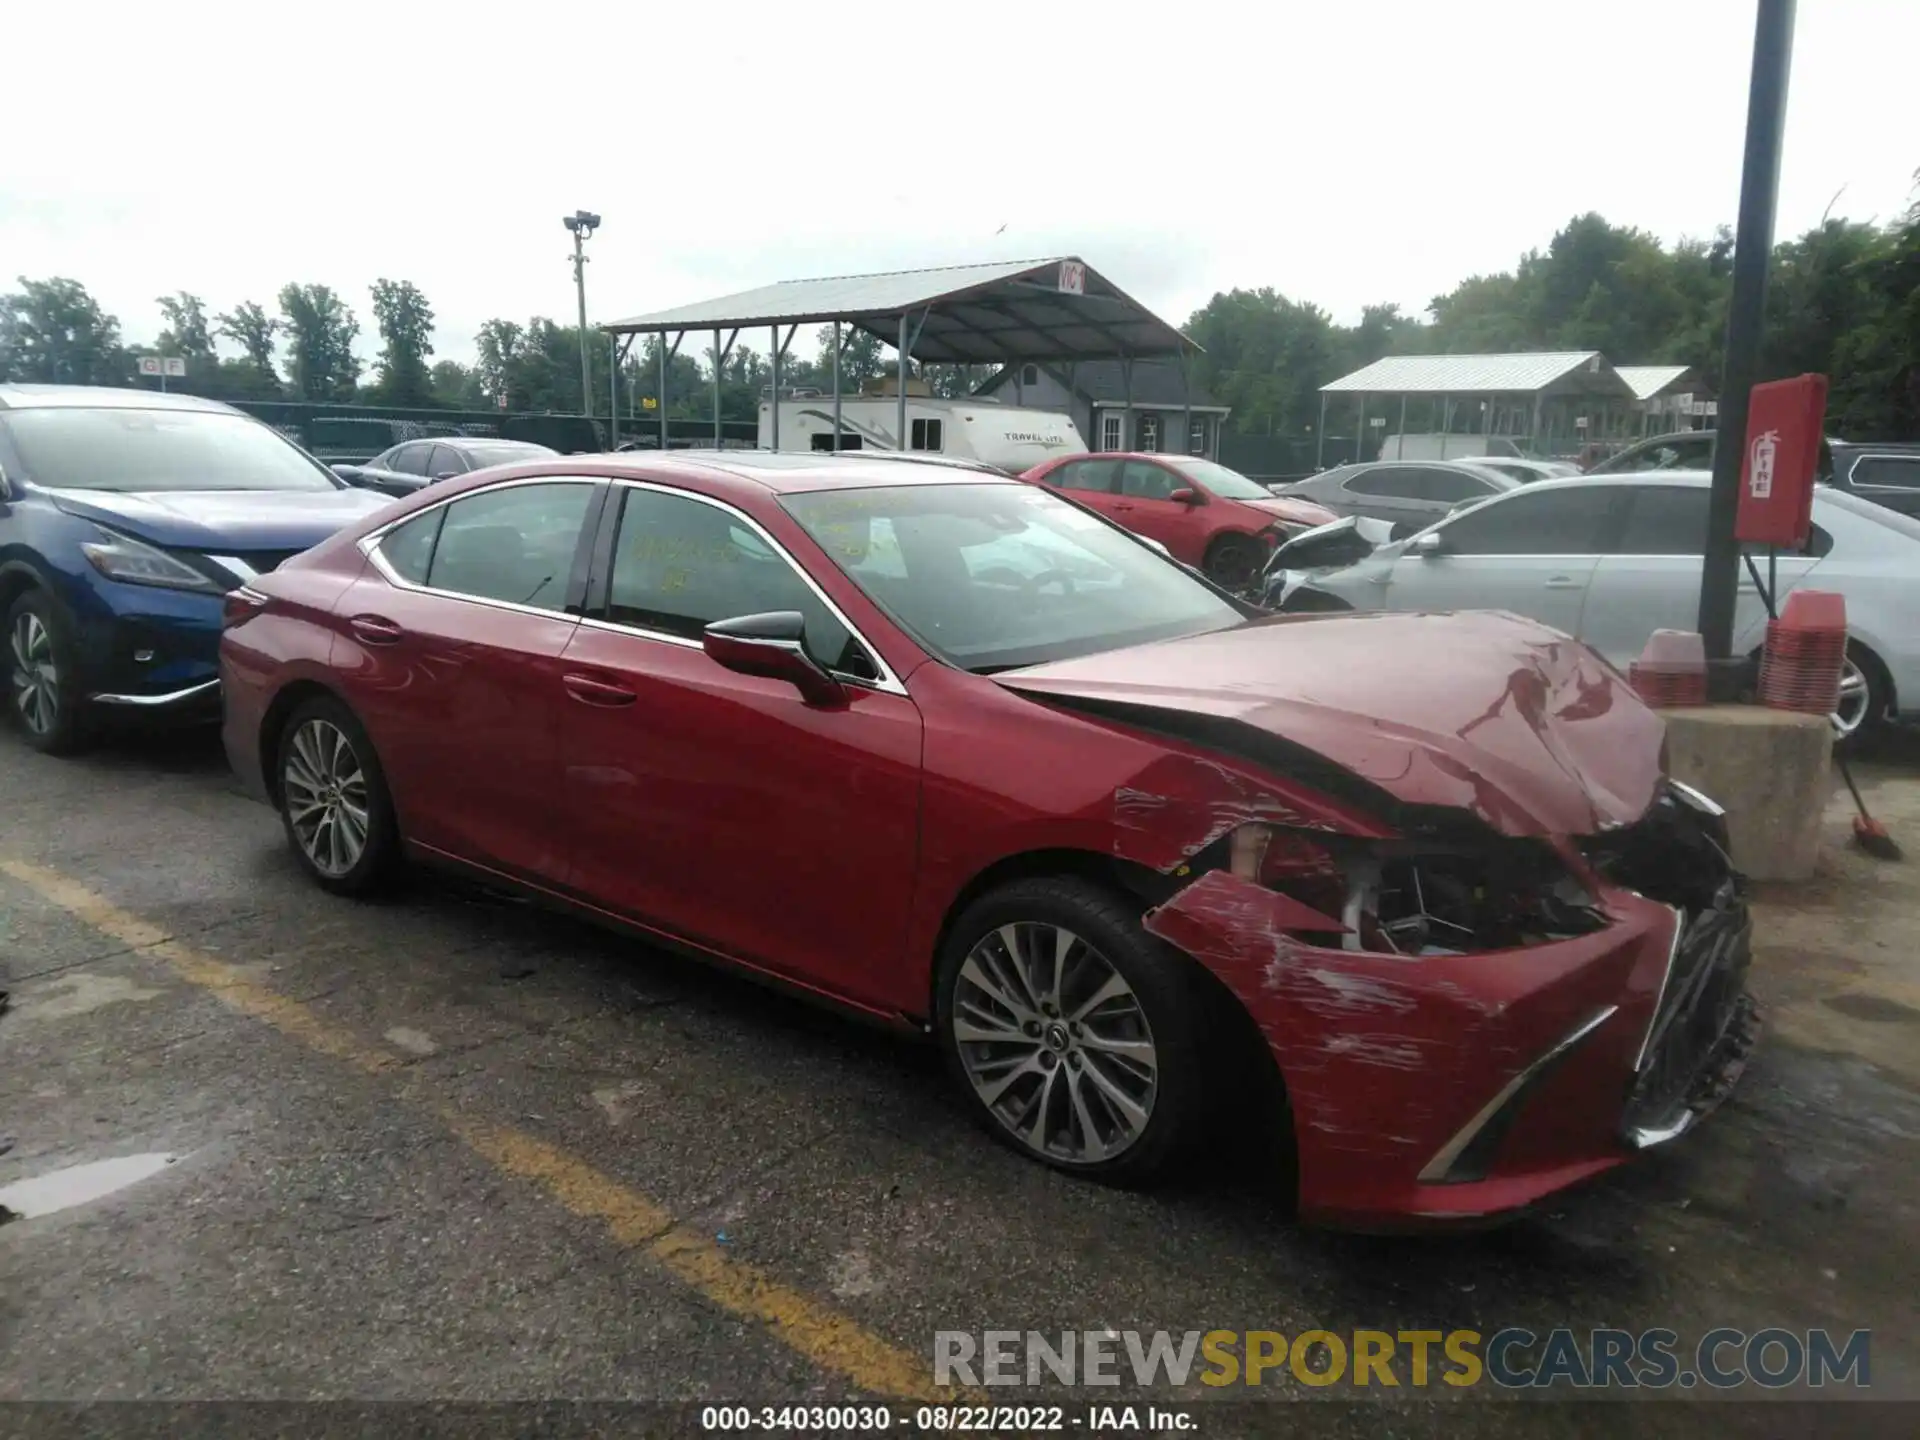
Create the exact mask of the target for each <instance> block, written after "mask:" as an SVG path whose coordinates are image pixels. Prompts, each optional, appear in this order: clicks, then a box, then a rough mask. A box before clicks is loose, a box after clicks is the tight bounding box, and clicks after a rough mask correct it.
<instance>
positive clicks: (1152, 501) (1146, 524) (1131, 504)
mask: <svg viewBox="0 0 1920 1440" xmlns="http://www.w3.org/2000/svg"><path fill="white" fill-rule="evenodd" d="M1119 490H1120V493H1119V496H1118V498H1117V499H1116V500H1115V501H1114V502H1113V511H1112V513H1113V517H1114V519H1116V520H1118V521H1119V522H1120V523H1121V524H1122V525H1124V526H1126V527H1127V529H1129V530H1131V531H1133V532H1134V533H1135V534H1138V535H1145V536H1146V537H1147V538H1148V539H1150V540H1158V541H1159V542H1160V543H1161V544H1162V545H1164V546H1166V547H1167V549H1168V551H1170V552H1171V553H1172V555H1173V558H1174V559H1176V560H1178V561H1180V562H1181V563H1182V564H1185V565H1198V564H1200V563H1202V561H1204V560H1205V558H1206V550H1207V522H1206V517H1205V515H1204V514H1203V513H1202V512H1203V511H1204V510H1205V509H1206V505H1207V497H1206V494H1205V492H1204V491H1202V490H1201V489H1200V488H1199V487H1198V486H1197V485H1195V484H1194V483H1193V482H1192V481H1190V480H1188V479H1187V478H1186V477H1185V476H1182V475H1179V474H1176V473H1175V472H1174V471H1173V470H1171V469H1169V468H1168V467H1167V466H1165V465H1160V464H1157V463H1155V462H1154V461H1152V460H1125V461H1122V462H1121V463H1120V486H1119ZM1176 490H1191V491H1193V493H1194V496H1195V498H1196V500H1197V501H1198V503H1197V504H1191V505H1189V504H1184V503H1180V502H1176V501H1173V500H1170V499H1168V498H1167V497H1168V496H1170V495H1172V494H1173V492H1174V491H1176Z"/></svg>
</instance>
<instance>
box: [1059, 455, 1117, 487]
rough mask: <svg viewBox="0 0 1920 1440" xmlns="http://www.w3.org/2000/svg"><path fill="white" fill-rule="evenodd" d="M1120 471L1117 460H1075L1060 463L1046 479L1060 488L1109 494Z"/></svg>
mask: <svg viewBox="0 0 1920 1440" xmlns="http://www.w3.org/2000/svg"><path fill="white" fill-rule="evenodd" d="M1119 473H1120V462H1119V461H1118V460H1075V461H1074V462H1073V463H1072V464H1070V465H1062V466H1061V467H1060V468H1059V469H1058V470H1055V471H1054V472H1053V473H1052V474H1051V475H1049V476H1047V479H1048V480H1049V481H1051V482H1052V483H1053V484H1055V485H1057V486H1059V487H1060V488H1061V489H1062V490H1088V491H1091V492H1092V493H1094V494H1096V495H1111V494H1112V493H1113V490H1114V480H1115V478H1116V477H1117V476H1118V475H1119Z"/></svg>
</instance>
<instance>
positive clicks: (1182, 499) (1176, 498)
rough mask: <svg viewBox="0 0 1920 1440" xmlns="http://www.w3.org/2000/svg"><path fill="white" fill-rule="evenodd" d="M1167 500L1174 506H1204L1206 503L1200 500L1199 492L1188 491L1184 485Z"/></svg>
mask: <svg viewBox="0 0 1920 1440" xmlns="http://www.w3.org/2000/svg"><path fill="white" fill-rule="evenodd" d="M1167 499H1169V500H1171V501H1172V502H1173V503H1174V504H1176V505H1204V504H1206V503H1207V502H1206V501H1205V500H1203V499H1201V498H1200V492H1199V491H1198V490H1190V489H1188V488H1187V487H1186V486H1184V485H1182V486H1181V487H1180V488H1179V489H1178V490H1175V491H1174V492H1173V493H1172V494H1170V495H1168V496H1167Z"/></svg>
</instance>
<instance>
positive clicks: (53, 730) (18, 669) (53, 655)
mask: <svg viewBox="0 0 1920 1440" xmlns="http://www.w3.org/2000/svg"><path fill="white" fill-rule="evenodd" d="M77 652H78V647H77V646H76V645H75V644H74V641H73V632H72V630H71V629H70V628H69V627H68V624H67V617H66V615H65V614H64V613H63V612H62V611H61V609H60V607H59V606H58V605H56V604H55V603H54V600H53V597H52V596H51V595H49V594H47V592H46V591H44V590H29V591H27V592H26V593H25V594H24V595H21V596H20V597H19V598H18V599H16V600H15V601H14V602H13V604H12V605H10V606H9V607H8V608H7V676H8V686H7V698H8V702H9V703H8V707H7V708H8V710H9V712H10V713H11V714H12V716H13V723H14V726H15V728H17V729H18V730H19V732H20V737H21V738H22V739H23V740H25V741H26V742H27V744H29V745H31V746H32V747H33V748H34V749H35V750H38V751H40V752H41V753H42V754H43V755H74V754H78V753H79V752H80V751H81V750H84V749H85V748H86V747H87V744H88V742H89V741H90V740H91V739H92V734H91V729H90V727H89V726H88V724H87V713H86V709H85V705H84V702H83V701H82V699H81V696H80V688H81V687H80V684H79V666H78V662H77V658H76V657H77Z"/></svg>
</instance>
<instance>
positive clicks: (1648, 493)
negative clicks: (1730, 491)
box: [1618, 485, 1709, 555]
mask: <svg viewBox="0 0 1920 1440" xmlns="http://www.w3.org/2000/svg"><path fill="white" fill-rule="evenodd" d="M1708 497H1709V492H1708V490H1707V489H1706V487H1705V486H1701V487H1699V488H1698V489H1695V488H1693V487H1685V488H1683V487H1681V486H1678V485H1637V486H1635V487H1634V489H1633V499H1632V501H1631V502H1630V505H1631V508H1630V509H1628V511H1627V528H1626V529H1625V531H1623V532H1622V534H1621V536H1620V544H1619V547H1618V549H1619V553H1620V554H1622V555H1704V554H1706V553H1707V502H1708Z"/></svg>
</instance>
